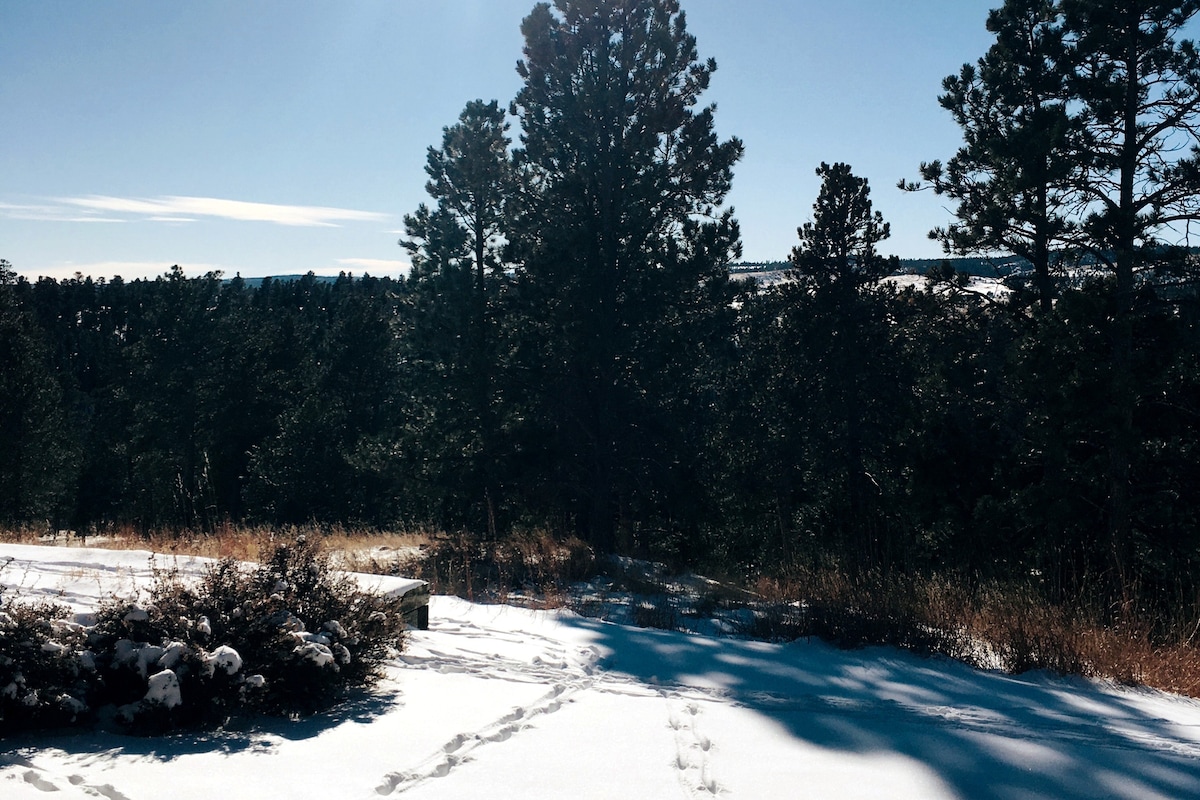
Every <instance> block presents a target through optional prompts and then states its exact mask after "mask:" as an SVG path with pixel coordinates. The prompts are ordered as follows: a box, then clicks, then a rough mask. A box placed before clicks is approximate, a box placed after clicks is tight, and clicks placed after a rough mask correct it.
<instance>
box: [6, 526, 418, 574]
mask: <svg viewBox="0 0 1200 800" xmlns="http://www.w3.org/2000/svg"><path fill="white" fill-rule="evenodd" d="M301 536H304V537H305V538H307V539H309V540H310V541H314V542H316V543H317V544H318V545H319V547H320V549H322V550H324V551H326V552H330V553H347V554H356V553H366V552H369V551H371V550H372V549H379V548H392V549H394V550H402V549H404V548H415V547H422V546H424V545H426V544H428V542H429V541H430V537H429V535H428V534H425V533H422V532H399V531H396V532H393V531H374V530H368V529H359V528H347V527H342V526H315V525H302V526H286V527H269V526H246V525H223V526H221V527H219V528H217V529H216V530H215V531H212V532H195V531H186V530H185V531H154V532H150V533H142V532H139V531H137V530H136V529H134V528H132V527H115V526H114V527H109V528H106V529H104V530H102V531H97V532H96V533H94V534H92V535H89V536H79V535H78V534H74V533H71V534H67V533H66V532H60V533H59V534H58V535H53V534H49V533H48V532H47V531H46V530H45V529H44V528H31V527H25V528H7V529H2V530H0V541H4V542H15V543H19V544H49V545H57V546H64V547H65V546H75V547H80V546H86V547H100V548H105V549H110V550H152V551H154V552H157V553H171V554H178V555H189V556H204V557H207V558H235V559H238V560H239V561H258V560H260V559H261V558H262V557H263V556H265V555H266V554H268V553H270V552H272V551H273V550H274V548H275V547H276V546H277V545H279V544H283V543H286V542H289V541H295V540H296V539H298V538H299V537H301ZM351 557H352V558H356V557H355V556H351ZM361 563H362V564H364V565H365V564H368V563H370V561H369V559H368V558H366V557H363V558H362V559H361Z"/></svg>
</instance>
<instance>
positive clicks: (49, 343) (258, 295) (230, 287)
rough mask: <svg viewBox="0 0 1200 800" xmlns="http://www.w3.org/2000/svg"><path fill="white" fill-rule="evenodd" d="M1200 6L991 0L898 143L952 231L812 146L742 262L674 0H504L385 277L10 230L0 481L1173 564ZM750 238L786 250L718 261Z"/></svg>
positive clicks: (1187, 525)
mask: <svg viewBox="0 0 1200 800" xmlns="http://www.w3.org/2000/svg"><path fill="white" fill-rule="evenodd" d="M1198 12H1200V4H1198V3H1192V2H1189V3H1176V4H1162V3H1149V2H1138V3H1125V4H1120V5H1119V6H1118V5H1115V4H1111V3H1106V2H1099V0H1095V2H1093V1H1092V0H1071V1H1070V2H1068V0H1062V2H1051V1H1050V0H1007V2H1005V3H1004V5H1003V7H1002V8H999V9H997V10H996V11H994V12H993V13H992V15H991V16H990V17H989V19H988V25H989V30H990V31H992V32H993V33H994V34H995V35H996V37H997V44H996V46H995V47H993V48H992V49H990V50H989V51H988V53H987V54H985V56H984V57H982V58H981V59H980V60H979V62H978V63H976V64H968V65H964V67H963V68H962V70H961V72H960V73H957V74H955V75H951V76H950V77H948V78H947V80H946V82H945V83H944V85H943V89H944V91H945V94H944V95H943V96H942V97H941V98H940V100H941V102H942V105H943V107H945V108H946V110H947V111H948V112H949V113H951V115H952V116H953V117H954V119H955V121H956V123H957V124H958V125H959V126H960V127H961V128H962V129H963V133H964V145H963V148H962V149H961V150H960V151H958V152H957V153H955V154H953V155H952V157H951V158H950V159H948V160H946V161H945V162H943V161H940V160H938V161H931V162H928V163H926V164H924V165H921V167H920V173H921V180H920V181H919V182H905V183H904V184H903V188H905V189H909V190H912V191H920V190H923V189H929V190H932V191H934V192H937V193H938V194H942V195H945V196H946V197H948V198H949V199H951V200H952V201H954V203H955V204H956V205H955V208H954V216H955V221H954V222H953V223H952V224H950V225H949V226H947V227H946V228H945V229H938V230H935V231H933V232H932V235H933V237H934V238H935V239H938V240H940V241H941V242H942V244H943V245H944V246H945V248H946V250H947V253H948V259H945V260H943V259H931V260H925V261H908V262H902V261H900V260H898V259H895V258H888V257H885V256H883V255H882V254H881V253H880V250H879V247H880V245H881V243H882V242H884V241H886V239H887V238H888V237H889V234H890V227H889V224H888V222H887V221H886V220H884V219H883V218H882V216H881V215H880V214H879V212H877V211H875V210H874V208H873V206H872V203H871V197H870V186H869V184H868V182H867V180H866V179H865V178H863V177H860V176H857V175H855V174H854V172H853V171H852V169H851V168H850V166H849V165H847V164H844V163H834V164H821V165H820V166H819V167H818V168H817V174H818V176H819V177H820V178H821V189H820V193H819V194H818V196H817V198H815V203H814V206H813V212H812V216H811V221H810V222H807V223H805V224H803V225H802V226H801V227H800V228H799V229H798V232H797V233H798V241H797V246H796V248H795V250H794V251H793V252H792V253H791V254H790V256H789V258H788V260H787V261H786V262H781V263H776V264H772V265H747V264H744V263H741V262H740V259H741V258H742V253H741V244H740V232H739V229H738V225H737V221H736V219H735V218H734V217H733V215H732V213H731V212H730V211H729V210H728V209H727V208H725V206H724V201H725V197H726V195H727V193H728V190H729V187H730V185H731V182H732V180H733V173H734V166H735V164H736V163H737V161H738V160H739V158H740V157H741V154H742V148H743V145H742V143H741V142H740V141H739V140H738V139H736V138H730V139H725V140H722V139H720V138H719V137H718V136H717V135H716V129H715V122H714V115H715V113H716V112H715V109H714V108H712V107H709V106H706V105H704V104H703V102H702V97H703V95H704V92H705V90H706V88H707V86H708V84H709V81H710V78H711V76H712V75H713V74H714V73H715V70H716V64H715V63H714V62H712V61H711V60H704V59H702V58H701V57H700V55H699V51H698V48H697V45H696V42H695V39H694V38H693V37H691V35H690V34H688V32H687V29H686V25H685V20H684V17H683V15H682V14H681V13H680V12H679V6H678V3H677V2H674V0H605V2H586V3H585V2H578V1H577V0H558V2H556V3H555V4H554V5H553V6H551V5H548V4H539V5H537V6H536V7H535V9H534V10H533V11H532V13H531V14H530V15H529V16H528V17H527V18H526V19H525V21H524V23H523V24H522V29H521V30H522V34H523V36H524V38H525V48H524V55H523V58H522V60H521V61H520V62H519V65H518V73H519V75H520V77H521V79H522V88H521V90H520V92H519V93H518V95H517V97H516V98H515V99H514V100H513V101H512V103H511V104H501V103H499V102H497V101H489V102H485V101H483V100H473V101H470V102H468V103H466V104H465V106H464V108H463V111H462V113H461V114H460V116H459V117H458V119H457V120H456V121H450V122H451V124H449V125H448V126H447V127H446V128H445V129H444V131H443V137H442V140H441V141H440V142H438V143H437V144H436V145H435V146H432V147H430V148H429V150H428V152H427V161H426V169H425V172H426V177H427V178H428V183H427V190H428V194H429V200H428V202H427V203H425V204H422V205H420V206H419V207H418V208H417V209H415V210H413V211H412V213H410V214H409V215H407V216H406V217H405V220H404V225H405V235H404V238H403V239H402V240H401V242H400V244H401V245H402V246H403V247H404V248H405V249H406V251H407V252H408V255H409V257H410V258H411V261H412V271H411V273H410V274H409V275H407V276H406V277H405V278H403V279H399V280H392V279H374V278H366V277H364V278H358V279H351V278H349V277H347V276H342V277H340V278H337V279H332V280H323V279H318V278H316V277H314V276H313V275H311V274H309V275H304V276H301V277H298V278H296V279H289V280H270V279H267V280H263V281H261V282H255V283H254V284H251V283H250V282H248V281H244V280H241V279H238V278H235V279H232V280H228V281H225V280H222V279H221V277H220V276H218V275H207V276H205V277H201V278H187V277H185V276H184V275H183V273H182V272H181V271H180V270H179V269H175V270H172V271H171V272H170V273H168V274H166V275H163V276H162V277H159V278H157V279H155V280H137V281H130V282H126V281H122V280H120V279H114V280H111V281H103V280H99V281H93V280H91V279H89V278H83V277H79V278H75V279H70V280H65V281H53V280H48V279H43V280H39V281H37V282H36V283H30V282H28V281H25V280H23V279H18V278H17V277H16V275H15V274H14V273H13V271H12V270H11V269H10V268H9V266H8V265H7V264H4V265H3V268H2V269H0V523H6V524H38V525H46V526H49V527H55V528H64V527H65V528H73V529H79V530H86V529H92V528H98V527H104V526H106V525H110V524H119V525H131V526H135V527H137V528H141V529H145V530H151V529H159V528H174V529H185V528H186V529H190V530H195V531H205V530H211V529H213V528H215V527H217V526H220V525H222V524H224V523H225V522H227V521H229V522H261V523H266V524H273V525H277V524H286V523H293V522H296V523H299V522H317V523H355V524H362V525H367V526H380V527H384V526H425V527H431V528H434V529H440V530H446V531H455V532H462V533H464V534H465V535H466V536H467V538H468V540H469V539H470V538H472V537H477V538H478V539H480V540H484V539H487V540H502V539H503V538H504V537H507V536H509V535H511V534H513V533H514V532H521V531H526V530H530V529H537V530H546V531H550V532H553V533H555V534H562V535H575V536H579V537H581V538H583V539H584V540H585V541H586V542H587V543H589V544H590V545H591V546H592V547H593V548H595V549H596V550H599V551H615V552H624V553H639V554H646V555H651V556H654V557H659V558H667V559H671V560H674V561H676V562H686V563H716V564H719V565H721V567H722V568H725V569H729V570H740V571H744V572H746V573H756V572H763V571H772V570H786V569H788V568H790V567H795V566H797V565H800V566H804V565H809V566H811V565H817V566H823V565H825V566H827V565H834V566H837V567H839V568H842V569H845V570H846V571H847V572H849V573H851V574H859V575H879V574H882V573H885V572H888V571H897V570H898V571H901V572H905V573H914V572H922V571H939V572H940V571H945V572H950V573H955V574H958V575H962V576H967V578H968V580H969V581H977V580H985V579H989V578H1005V579H1010V578H1011V579H1017V580H1020V581H1023V582H1026V583H1027V584H1030V585H1033V586H1035V588H1036V589H1037V591H1039V592H1042V593H1044V594H1045V596H1048V597H1050V598H1056V597H1058V598H1061V597H1065V596H1069V595H1070V594H1072V593H1080V592H1089V593H1093V594H1095V595H1097V596H1100V597H1101V598H1103V599H1104V602H1106V603H1108V602H1110V601H1111V607H1114V608H1116V607H1121V606H1122V604H1123V607H1130V604H1131V603H1134V602H1135V600H1134V598H1139V599H1137V600H1136V602H1137V603H1145V604H1147V605H1148V606H1149V607H1154V608H1158V609H1170V608H1172V607H1173V604H1176V605H1177V604H1178V603H1180V602H1183V601H1185V600H1187V599H1188V598H1191V599H1192V600H1194V598H1195V596H1196V592H1197V591H1200V294H1198V292H1197V285H1198V283H1197V279H1198V278H1200V268H1198V264H1197V258H1196V253H1195V251H1194V250H1191V249H1189V248H1188V247H1186V246H1183V245H1186V244H1187V243H1186V241H1184V242H1182V244H1181V243H1180V241H1179V234H1180V232H1181V231H1184V230H1186V226H1187V225H1188V224H1189V223H1190V222H1192V221H1196V220H1200V157H1198V156H1197V155H1196V152H1197V151H1194V150H1188V149H1187V147H1185V146H1184V144H1187V145H1188V146H1191V145H1195V144H1197V136H1196V132H1197V131H1198V130H1200V110H1198V109H1200V102H1198V101H1197V98H1200V55H1198V54H1197V52H1196V50H1195V48H1193V47H1192V46H1191V44H1190V43H1186V42H1184V41H1182V40H1180V39H1179V38H1178V34H1179V31H1180V30H1181V28H1182V26H1183V25H1184V24H1185V23H1186V22H1187V21H1188V20H1189V19H1191V18H1192V17H1193V16H1194V15H1195V14H1196V13H1198ZM1081 64H1083V65H1087V68H1086V69H1084V68H1082V67H1080V66H1079V65H1081ZM1117 96H1119V97H1123V98H1125V100H1126V102H1124V103H1113V102H1111V99H1112V98H1113V97H1117ZM1148 120H1152V121H1153V124H1152V125H1150V124H1149V123H1148V122H1147V121H1148ZM1147 125H1148V127H1144V126H1147ZM1131 132H1133V134H1136V135H1131ZM798 135H802V132H799V133H798ZM996 253H999V254H1002V255H1000V256H993V255H992V254H996ZM731 266H732V268H731ZM765 268H780V269H788V270H790V271H791V277H792V279H791V280H788V281H783V282H779V283H777V284H775V285H771V286H767V287H763V288H758V287H756V286H755V284H754V283H753V282H748V281H738V280H734V279H733V278H734V277H735V276H736V274H737V273H738V272H744V271H748V270H751V269H765ZM901 271H908V272H916V273H919V274H926V275H929V276H930V280H931V284H930V285H931V286H932V290H925V289H916V288H907V289H903V290H901V289H900V288H897V284H896V283H895V282H889V281H885V280H882V278H883V277H885V276H887V275H891V274H895V273H897V272H901ZM964 273H969V274H975V275H980V274H982V275H999V276H1001V277H1005V276H1007V277H1006V280H1007V282H1008V283H1009V286H1010V288H1011V289H1012V291H1011V292H1008V293H1005V294H1002V295H990V296H985V295H983V294H980V293H976V292H972V291H968V290H967V287H968V282H967V281H966V280H965V279H964V278H963V274H964ZM1189 602H1190V601H1189Z"/></svg>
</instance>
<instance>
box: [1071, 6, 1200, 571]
mask: <svg viewBox="0 0 1200 800" xmlns="http://www.w3.org/2000/svg"><path fill="white" fill-rule="evenodd" d="M1061 6H1062V11H1063V19H1064V29H1065V31H1066V40H1067V45H1068V48H1069V52H1068V59H1069V63H1070V64H1071V66H1072V68H1073V69H1072V74H1071V76H1070V79H1069V81H1068V88H1069V90H1070V97H1071V101H1072V104H1074V105H1077V106H1078V111H1077V112H1076V113H1077V115H1078V118H1079V121H1080V124H1081V125H1082V127H1083V130H1084V132H1085V136H1086V139H1085V141H1086V150H1085V151H1081V152H1079V153H1077V154H1076V155H1075V163H1074V168H1075V169H1074V174H1073V179H1074V182H1075V186H1076V191H1077V192H1078V196H1079V200H1080V202H1081V203H1082V204H1084V207H1085V209H1086V211H1087V214H1086V217H1085V219H1084V220H1083V223H1082V226H1081V228H1082V232H1083V237H1082V238H1081V242H1082V244H1083V245H1084V246H1085V247H1087V249H1088V250H1089V251H1090V252H1091V254H1092V255H1093V256H1094V257H1095V258H1096V259H1097V260H1099V261H1100V263H1102V264H1105V265H1107V266H1108V267H1109V269H1110V270H1111V274H1112V276H1113V292H1114V308H1113V313H1112V324H1111V327H1110V333H1109V335H1110V339H1111V345H1112V361H1111V373H1110V374H1111V380H1110V386H1109V396H1108V408H1109V417H1108V418H1109V424H1108V426H1107V427H1108V429H1109V435H1108V460H1109V465H1108V475H1107V483H1108V499H1107V503H1106V509H1105V510H1106V513H1105V516H1106V527H1107V530H1108V539H1109V548H1110V550H1111V553H1112V558H1113V566H1114V569H1115V572H1116V577H1117V580H1119V582H1120V584H1121V586H1122V590H1125V589H1126V588H1127V587H1129V586H1130V585H1131V583H1132V579H1133V576H1132V575H1131V574H1129V571H1130V566H1131V561H1132V559H1133V557H1134V552H1133V541H1132V533H1133V531H1132V517H1133V496H1132V485H1131V484H1132V481H1133V478H1134V476H1133V474H1132V471H1131V470H1132V464H1133V460H1134V452H1135V450H1136V448H1137V434H1136V423H1135V416H1136V414H1137V408H1138V404H1139V401H1138V395H1139V391H1138V385H1137V382H1136V377H1135V358H1136V357H1135V335H1134V330H1135V327H1136V321H1135V312H1136V308H1135V293H1136V292H1137V285H1136V281H1135V278H1136V276H1137V275H1138V274H1139V273H1140V272H1142V271H1143V270H1144V269H1146V268H1148V267H1154V266H1159V265H1161V264H1162V262H1163V261H1164V258H1165V256H1166V253H1165V252H1164V244H1169V243H1170V242H1164V241H1163V239H1162V237H1164V236H1171V235H1175V234H1176V232H1177V231H1179V230H1180V229H1181V228H1183V229H1186V223H1188V222H1190V221H1193V220H1197V219H1200V54H1198V53H1197V51H1196V48H1195V46H1194V45H1193V44H1192V42H1191V41H1190V40H1184V39H1180V38H1179V37H1180V34H1181V31H1182V29H1183V28H1184V26H1185V25H1186V24H1187V23H1188V21H1189V20H1191V19H1192V18H1194V17H1195V15H1196V13H1197V11H1200V2H1196V1H1195V0H1189V1H1188V2H1151V1H1150V0H1129V1H1128V2H1122V3H1118V4H1114V3H1109V2H1104V1H1103V0H1062V4H1061Z"/></svg>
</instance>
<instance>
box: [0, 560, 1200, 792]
mask: <svg viewBox="0 0 1200 800" xmlns="http://www.w3.org/2000/svg"><path fill="white" fill-rule="evenodd" d="M31 549H35V550H36V549H38V548H25V550H26V551H29V550H31ZM45 550H47V551H49V552H47V553H45V554H43V555H39V554H36V553H29V552H25V553H22V554H21V556H20V558H22V559H24V562H23V563H21V564H18V562H17V561H13V562H11V563H9V565H8V566H7V567H6V568H4V569H3V570H2V571H0V583H3V584H4V585H6V586H13V585H17V584H24V585H26V586H31V585H36V586H37V587H38V590H39V592H43V593H45V592H49V591H51V584H52V583H55V582H57V585H58V588H59V589H60V590H61V591H62V592H63V593H64V596H65V597H69V598H70V600H71V602H72V604H73V606H74V607H75V608H76V609H77V610H79V611H85V610H86V607H87V604H88V599H89V597H90V598H91V600H92V602H94V600H95V598H97V597H98V596H99V595H98V594H97V591H98V590H97V589H96V587H97V586H98V585H100V584H102V583H103V581H100V580H98V579H97V578H96V576H95V574H93V573H90V572H89V567H88V563H87V562H88V560H89V558H90V553H91V552H102V551H80V550H71V551H57V552H56V551H54V550H52V549H50V548H46V549H45ZM68 553H69V556H70V559H71V561H72V563H73V564H74V565H75V566H74V567H72V568H71V569H69V570H67V569H65V568H64V569H59V568H51V567H49V566H47V567H46V569H45V570H44V571H41V566H40V565H42V564H46V565H49V564H52V563H54V562H55V560H56V558H57V557H58V556H59V555H60V554H61V555H62V556H63V557H66V555H67V554H68ZM10 555H12V550H11V549H10V546H8V545H0V565H3V564H4V563H5V561H6V560H7V558H8V556H10ZM123 557H127V558H129V564H128V565H127V567H128V568H129V569H126V570H124V571H122V569H120V568H119V567H120V563H119V562H120V560H121V559H122V558H123ZM97 558H98V559H99V561H100V562H101V563H99V564H97V567H98V568H100V569H102V570H108V571H109V572H110V573H111V572H112V571H113V570H116V572H118V573H120V574H121V575H122V576H124V577H123V578H122V580H124V581H126V582H127V583H128V585H133V584H135V583H136V582H137V580H139V578H138V577H137V576H136V574H135V570H134V569H133V568H144V567H145V565H146V562H147V558H148V557H147V554H145V553H142V554H134V555H132V556H122V555H120V554H115V555H114V554H106V555H104V556H98V557H97ZM201 563H202V561H199V560H189V561H188V562H187V569H195V568H199V565H200V564H201ZM182 568H183V564H182V562H181V569H182ZM35 574H37V577H35ZM21 575H24V576H25V577H24V579H21ZM89 581H90V583H89ZM89 587H90V588H89ZM4 746H5V750H4V753H3V755H0V796H2V797H4V798H6V800H7V799H8V798H34V797H38V798H40V797H45V796H46V793H47V792H54V793H55V796H57V797H61V798H72V797H93V798H94V797H108V798H111V799H112V800H119V798H128V800H139V799H140V798H158V797H163V796H169V797H171V798H172V799H173V800H184V799H185V798H192V797H195V798H201V797H203V798H209V797H212V796H213V795H214V794H217V795H231V796H235V797H289V798H308V797H312V798H316V797H321V798H328V797H337V798H353V797H363V798H369V797H375V798H379V797H392V796H396V797H404V798H405V800H408V799H409V798H427V799H432V798H437V799H438V800H453V799H454V798H464V799H465V798H472V800H474V799H475V798H481V797H486V798H620V799H621V800H628V799H630V798H697V797H713V796H720V797H743V798H751V799H752V800H761V799H762V798H793V797H808V796H811V797H836V798H858V797H861V798H879V797H887V798H922V799H926V798H1031V797H1046V798H1100V797H1111V798H1139V800H1140V799H1141V798H1155V797H1161V798H1181V797H1198V796H1200V703H1197V702H1195V701H1192V700H1188V699H1184V698H1179V697H1175V696H1171V695H1165V694H1162V693H1158V692H1152V691H1142V690H1129V689H1123V688H1118V687H1111V686H1107V685H1104V684H1099V683H1095V682H1090V681H1083V680H1063V679H1057V678H1053V677H1049V676H1044V675H1025V676H1009V675H1003V674H998V673H986V672H976V671H973V670H970V669H968V668H966V667H964V666H961V665H959V664H956V663H953V662H949V661H945V660H928V659H921V658H917V657H913V656H910V655H908V654H905V653H901V652H899V651H896V650H892V649H888V648H869V649H865V650H859V651H850V652H844V651H838V650H836V649H833V648H831V647H828V646H826V645H824V644H821V643H818V642H797V643H793V644H771V643H764V642H755V641H748V640H744V639H734V638H714V637H705V636H698V635H693V634H686V633H677V632H666V631H657V630H642V629H637V628H632V627H628V626H623V625H615V624H611V623H607V622H601V621H597V620H593V619H588V618H583V617H579V616H576V615H574V614H572V613H570V612H566V611H558V612H536V611H526V610H522V609H517V608H512V607H508V606H481V605H474V604H471V603H467V602H465V601H461V600H457V599H453V598H445V597H435V598H433V601H432V603H431V626H430V629H429V630H428V631H414V632H413V633H412V635H411V637H410V639H409V644H408V648H407V650H406V651H405V652H404V653H403V654H402V655H400V656H399V657H397V658H396V659H395V660H394V661H393V662H392V663H391V664H390V666H389V668H388V675H387V679H386V680H384V681H383V682H382V683H381V685H380V686H379V688H378V690H377V692H376V693H375V694H373V695H371V696H368V697H363V698H359V699H358V700H357V701H355V702H354V703H351V704H350V705H349V706H346V707H343V708H342V709H341V710H339V711H338V712H335V713H332V714H327V715H321V716H318V717H313V718H310V719H305V720H302V721H300V722H298V723H289V722H286V721H280V720H269V719H268V720H261V721H256V722H255V724H254V725H253V727H250V728H248V729H238V730H225V731H220V732H217V733H211V734H202V735H196V734H188V735H177V736H172V737H167V738H160V739H137V738H131V737H125V736H119V735H115V734H112V733H105V732H93V733H84V734H73V735H70V736H45V737H37V738H32V737H25V738H20V739H16V740H12V739H6V740H4Z"/></svg>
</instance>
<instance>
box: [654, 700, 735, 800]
mask: <svg viewBox="0 0 1200 800" xmlns="http://www.w3.org/2000/svg"><path fill="white" fill-rule="evenodd" d="M663 697H664V698H665V699H666V701H667V727H668V728H670V729H671V730H672V731H673V732H674V735H675V760H674V766H675V769H676V770H678V772H679V783H680V785H681V786H683V788H684V791H686V792H687V794H688V796H689V797H693V798H695V797H705V796H714V795H719V794H721V792H722V788H721V785H720V784H719V783H718V782H717V780H716V778H715V777H713V769H712V760H711V758H710V753H711V751H712V749H713V743H712V739H710V738H709V737H708V735H707V734H705V733H704V731H703V730H702V728H701V725H700V716H701V709H700V705H699V703H697V702H696V701H694V700H692V701H687V702H684V701H683V699H682V698H681V697H679V696H678V695H676V694H672V693H664V694H663Z"/></svg>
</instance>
